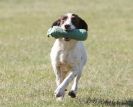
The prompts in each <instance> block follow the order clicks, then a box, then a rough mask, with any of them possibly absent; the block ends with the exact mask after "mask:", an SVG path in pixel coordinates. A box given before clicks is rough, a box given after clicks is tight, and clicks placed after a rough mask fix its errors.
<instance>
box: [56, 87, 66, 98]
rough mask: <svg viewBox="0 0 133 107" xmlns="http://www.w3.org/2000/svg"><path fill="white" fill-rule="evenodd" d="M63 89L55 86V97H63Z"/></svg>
mask: <svg viewBox="0 0 133 107" xmlns="http://www.w3.org/2000/svg"><path fill="white" fill-rule="evenodd" d="M64 91H65V90H64V89H62V88H60V87H57V89H56V90H55V97H64Z"/></svg>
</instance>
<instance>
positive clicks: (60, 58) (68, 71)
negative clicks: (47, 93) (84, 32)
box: [50, 21, 87, 99]
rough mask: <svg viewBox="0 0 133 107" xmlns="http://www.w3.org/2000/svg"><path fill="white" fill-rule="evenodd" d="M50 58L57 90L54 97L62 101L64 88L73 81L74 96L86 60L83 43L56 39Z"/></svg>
mask: <svg viewBox="0 0 133 107" xmlns="http://www.w3.org/2000/svg"><path fill="white" fill-rule="evenodd" d="M68 22H69V21H67V22H66V23H68ZM69 24H70V23H69ZM50 57H51V63H52V67H53V70H54V73H55V75H56V84H57V88H56V90H55V96H56V97H61V99H62V98H63V97H64V94H65V89H66V87H67V86H68V84H69V83H70V82H71V81H72V80H73V79H74V83H73V85H72V88H71V91H73V92H74V93H75V94H76V92H77V85H78V80H79V79H80V76H81V72H82V69H83V66H84V65H85V63H86V60H87V55H86V51H85V48H84V46H83V43H82V42H81V41H76V40H72V39H71V40H70V41H64V39H63V38H59V39H56V40H55V43H54V45H53V47H52V49H51V53H50Z"/></svg>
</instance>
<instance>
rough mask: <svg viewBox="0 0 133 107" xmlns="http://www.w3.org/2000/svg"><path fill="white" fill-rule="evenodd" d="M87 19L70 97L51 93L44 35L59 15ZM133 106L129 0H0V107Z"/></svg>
mask: <svg viewBox="0 0 133 107" xmlns="http://www.w3.org/2000/svg"><path fill="white" fill-rule="evenodd" d="M67 12H74V13H76V14H78V15H79V16H81V17H82V18H83V19H85V20H86V22H87V23H88V25H89V37H88V39H87V40H86V41H85V42H84V44H85V47H86V50H87V53H88V56H89V58H88V63H87V64H86V67H85V69H84V72H83V75H82V77H81V80H80V83H79V91H78V95H77V98H76V99H72V98H70V97H69V96H68V95H67V93H66V97H65V99H64V101H63V102H56V100H55V98H54V89H55V76H54V73H53V72H52V68H51V64H50V58H49V53H50V49H51V47H52V45H53V42H54V39H53V38H48V37H47V36H46V32H47V29H48V28H49V27H50V26H51V23H52V22H53V21H54V20H56V19H57V18H58V17H59V16H60V15H62V14H64V13H67ZM114 106H115V107H117V106H118V107H133V1H132V0H110V1H109V0H0V107H114Z"/></svg>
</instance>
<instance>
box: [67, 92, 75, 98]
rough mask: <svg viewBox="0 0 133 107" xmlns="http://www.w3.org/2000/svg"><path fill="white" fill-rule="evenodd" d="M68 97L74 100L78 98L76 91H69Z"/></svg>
mask: <svg viewBox="0 0 133 107" xmlns="http://www.w3.org/2000/svg"><path fill="white" fill-rule="evenodd" d="M68 95H69V96H71V97H72V98H75V97H76V93H75V92H74V91H69V93H68Z"/></svg>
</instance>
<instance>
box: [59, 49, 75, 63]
mask: <svg viewBox="0 0 133 107" xmlns="http://www.w3.org/2000/svg"><path fill="white" fill-rule="evenodd" d="M58 57H59V62H60V63H63V64H69V65H73V64H75V62H76V61H77V56H76V55H75V54H74V52H73V51H65V50H63V51H60V53H59V56H58Z"/></svg>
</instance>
